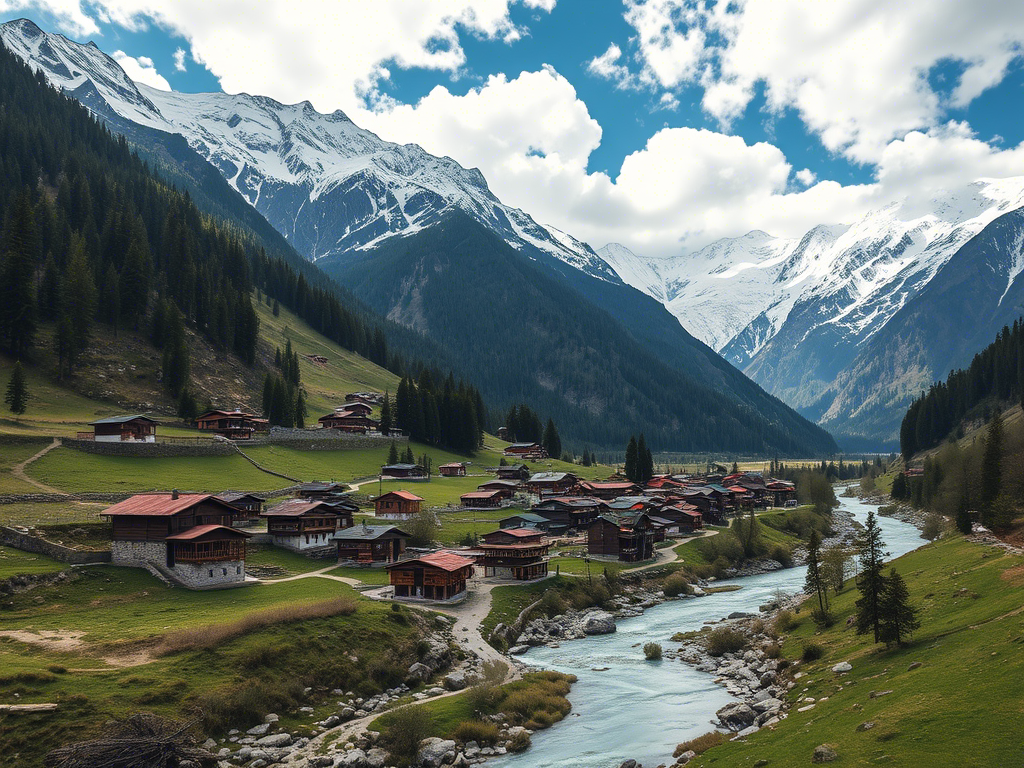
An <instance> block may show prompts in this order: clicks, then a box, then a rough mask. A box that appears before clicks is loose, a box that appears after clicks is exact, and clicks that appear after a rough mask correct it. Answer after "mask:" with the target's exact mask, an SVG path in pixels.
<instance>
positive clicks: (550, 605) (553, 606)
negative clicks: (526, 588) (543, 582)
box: [540, 589, 568, 618]
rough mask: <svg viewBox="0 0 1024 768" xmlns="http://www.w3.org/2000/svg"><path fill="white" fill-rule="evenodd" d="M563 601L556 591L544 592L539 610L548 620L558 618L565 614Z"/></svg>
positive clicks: (548, 590) (547, 590)
mask: <svg viewBox="0 0 1024 768" xmlns="http://www.w3.org/2000/svg"><path fill="white" fill-rule="evenodd" d="M567 607H568V606H566V604H565V600H563V599H562V596H561V595H560V594H558V590H556V589H546V590H544V596H543V597H542V598H541V601H540V608H541V610H542V611H544V613H545V614H546V615H547V617H548V618H551V617H553V616H560V615H561V614H563V613H565V611H566V608H567Z"/></svg>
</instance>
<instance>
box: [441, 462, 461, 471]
mask: <svg viewBox="0 0 1024 768" xmlns="http://www.w3.org/2000/svg"><path fill="white" fill-rule="evenodd" d="M465 466H466V462H464V461H453V462H451V463H450V464H442V465H441V466H440V467H439V469H444V468H446V467H447V468H449V469H458V468H459V467H463V468H465Z"/></svg>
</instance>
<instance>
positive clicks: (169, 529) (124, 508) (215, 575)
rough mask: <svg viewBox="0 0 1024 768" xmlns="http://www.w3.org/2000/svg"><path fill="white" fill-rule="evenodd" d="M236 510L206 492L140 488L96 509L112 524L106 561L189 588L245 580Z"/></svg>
mask: <svg viewBox="0 0 1024 768" xmlns="http://www.w3.org/2000/svg"><path fill="white" fill-rule="evenodd" d="M236 513H237V511H236V510H235V509H234V507H232V506H231V505H230V504H228V503H226V502H224V501H221V500H220V499H218V498H217V497H216V496H214V495H212V494H208V493H178V492H177V491H172V492H171V493H143V494H138V495H136V496H132V497H131V498H129V499H125V500H124V501H121V502H118V503H117V504H114V505H113V506H112V507H108V508H107V509H106V510H104V511H103V512H101V513H100V514H101V515H102V516H104V517H107V518H109V519H110V523H111V546H110V551H111V562H112V563H113V564H114V565H126V566H135V567H138V568H147V569H149V570H154V571H156V572H158V573H159V574H160V575H161V576H162V577H163V578H166V579H168V580H170V581H174V582H176V583H178V584H181V585H182V586H185V587H188V588H189V589H209V588H213V587H224V586H232V585H236V584H241V583H242V582H244V581H245V541H246V539H248V538H249V534H248V533H245V532H244V531H239V530H237V529H235V528H232V527H231V521H232V517H233V516H234V515H235V514H236Z"/></svg>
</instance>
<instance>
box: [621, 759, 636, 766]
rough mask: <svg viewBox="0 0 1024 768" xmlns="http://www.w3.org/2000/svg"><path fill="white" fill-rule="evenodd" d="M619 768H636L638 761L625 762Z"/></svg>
mask: <svg viewBox="0 0 1024 768" xmlns="http://www.w3.org/2000/svg"><path fill="white" fill-rule="evenodd" d="M619 768H636V760H625V761H623V763H622V765H620V766H619Z"/></svg>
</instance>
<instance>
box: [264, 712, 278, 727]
mask: <svg viewBox="0 0 1024 768" xmlns="http://www.w3.org/2000/svg"><path fill="white" fill-rule="evenodd" d="M280 719H281V718H280V717H278V716H277V715H275V714H274V713H273V712H271V713H270V714H269V715H264V717H263V722H264V723H267V724H270V723H276V722H278V721H280Z"/></svg>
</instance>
